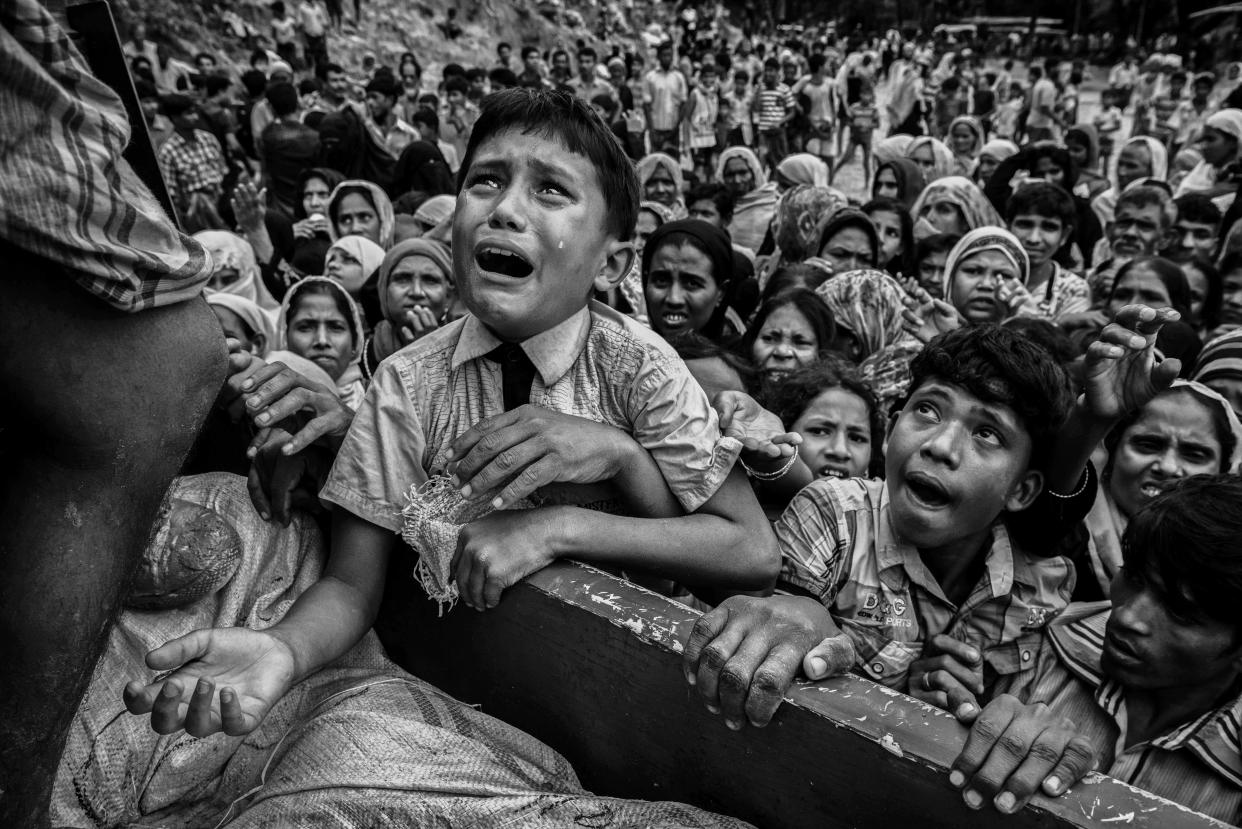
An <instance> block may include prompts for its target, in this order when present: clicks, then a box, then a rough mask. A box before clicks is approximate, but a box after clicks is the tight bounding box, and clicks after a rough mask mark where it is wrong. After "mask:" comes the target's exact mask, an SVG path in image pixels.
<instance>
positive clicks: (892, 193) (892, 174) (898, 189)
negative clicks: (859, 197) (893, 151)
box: [871, 156, 927, 210]
mask: <svg viewBox="0 0 1242 829" xmlns="http://www.w3.org/2000/svg"><path fill="white" fill-rule="evenodd" d="M926 186H927V179H926V178H925V177H924V176H923V168H922V167H920V166H919V165H917V164H915V163H914V162H913V161H911V160H910V159H908V158H906V157H904V156H902V157H901V158H894V159H892V160H891V161H885V162H883V163H882V164H880V165H879V166H878V167H876V170H875V178H874V179H873V180H872V184H871V197H872V198H874V199H896V200H897V201H899V202H901V203H902V204H903V205H905V207H906V209H907V210H909V209H910V208H912V207H913V206H914V202H915V200H917V199H918V197H919V194H920V193H922V192H923V188H924V187H926Z"/></svg>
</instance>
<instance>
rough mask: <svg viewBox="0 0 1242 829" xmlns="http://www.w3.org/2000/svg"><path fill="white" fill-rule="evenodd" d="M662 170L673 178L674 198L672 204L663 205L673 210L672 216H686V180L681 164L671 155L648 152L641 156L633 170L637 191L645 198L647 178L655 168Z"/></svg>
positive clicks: (652, 173)
mask: <svg viewBox="0 0 1242 829" xmlns="http://www.w3.org/2000/svg"><path fill="white" fill-rule="evenodd" d="M661 169H662V170H664V171H665V172H667V173H668V175H669V178H671V179H672V180H673V192H674V193H676V198H675V200H674V202H673V204H672V205H665V207H668V208H669V209H670V210H672V211H673V218H675V219H680V218H684V217H685V216H686V203H685V201H684V197H685V194H686V180H685V177H684V176H682V174H681V165H680V164H678V163H677V162H676V161H674V160H673V158H672V156H668V155H665V154H664V153H650V154H648V155H645V156H643V157H642V159H641V160H640V161H639V162H638V164H636V165H635V166H634V171H635V172H636V173H637V174H638V187H639V191H638V192H639V193H641V194H642V196H643V198H644V199H646V198H647V180H648V179H650V178H651V177H652V176H653V175H655V172H656V170H661Z"/></svg>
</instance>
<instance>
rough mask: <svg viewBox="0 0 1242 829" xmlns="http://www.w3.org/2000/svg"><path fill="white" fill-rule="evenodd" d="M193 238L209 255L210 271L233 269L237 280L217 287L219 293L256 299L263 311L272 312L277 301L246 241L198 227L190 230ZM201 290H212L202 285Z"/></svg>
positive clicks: (230, 234) (252, 300)
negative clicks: (194, 230)
mask: <svg viewBox="0 0 1242 829" xmlns="http://www.w3.org/2000/svg"><path fill="white" fill-rule="evenodd" d="M194 239H195V241H197V242H198V243H199V244H201V245H202V246H203V247H204V248H205V249H206V250H207V252H208V253H209V254H210V255H211V262H212V263H213V264H212V268H211V273H212V274H214V273H215V272H216V271H219V270H223V269H225V268H232V269H233V270H235V271H237V274H238V278H237V280H236V281H235V282H233V283H232V284H230V285H228V286H227V287H225V288H223V289H221V291H220V292H221V293H226V294H236V295H237V296H240V297H244V298H246V299H248V300H250V301H251V302H253V303H256V304H257V305H258V306H259V307H260V308H262V309H264V310H265V311H271V312H275V310H276V308H277V307H278V305H277V302H276V300H275V299H274V298H273V297H272V295H271V294H270V293H269V292H268V290H267V286H266V285H264V284H263V279H262V277H261V276H260V274H259V263H258V261H257V260H256V259H255V256H254V248H252V247H251V246H250V243H249V242H247V241H246V240H245V239H243V238H242V237H240V236H238V235H237V234H236V233H229V232H228V231H227V230H200V231H199V232H198V233H195V234H194ZM203 293H204V294H206V295H210V294H213V293H216V291H215V290H214V289H212V288H203Z"/></svg>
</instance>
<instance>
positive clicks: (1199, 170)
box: [1174, 109, 1242, 212]
mask: <svg viewBox="0 0 1242 829" xmlns="http://www.w3.org/2000/svg"><path fill="white" fill-rule="evenodd" d="M1198 144H1199V152H1200V153H1202V154H1203V160H1202V161H1200V162H1199V163H1198V164H1197V165H1195V168H1194V169H1193V170H1191V171H1190V173H1189V174H1188V175H1187V176H1186V178H1184V179H1182V183H1181V184H1179V185H1178V187H1177V191H1176V192H1175V193H1174V196H1183V195H1185V194H1186V193H1206V194H1207V195H1209V196H1211V197H1212V201H1213V202H1214V203H1215V204H1216V206H1217V207H1219V208H1220V209H1221V211H1222V212H1224V211H1226V210H1228V209H1229V207H1230V206H1231V205H1232V204H1233V200H1234V195H1235V194H1236V193H1237V190H1238V184H1237V181H1236V180H1235V177H1236V176H1237V175H1238V167H1237V161H1238V156H1239V153H1242V109H1222V110H1220V111H1219V112H1217V113H1214V114H1213V115H1211V116H1210V117H1209V118H1208V119H1207V123H1206V124H1204V126H1203V134H1202V135H1201V136H1200V138H1199V142H1198Z"/></svg>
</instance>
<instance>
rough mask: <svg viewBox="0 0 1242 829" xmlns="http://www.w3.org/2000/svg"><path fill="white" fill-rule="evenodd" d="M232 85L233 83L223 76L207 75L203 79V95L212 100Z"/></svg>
mask: <svg viewBox="0 0 1242 829" xmlns="http://www.w3.org/2000/svg"><path fill="white" fill-rule="evenodd" d="M232 85H233V82H232V81H230V80H229V79H228V78H226V77H225V76H223V75H207V76H205V77H204V78H203V93H204V94H205V95H206V96H207V97H208V98H214V97H215V96H216V95H219V94H220V93H221V92H223V91H225V90H226V89H228V88H229V87H230V86H232Z"/></svg>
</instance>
